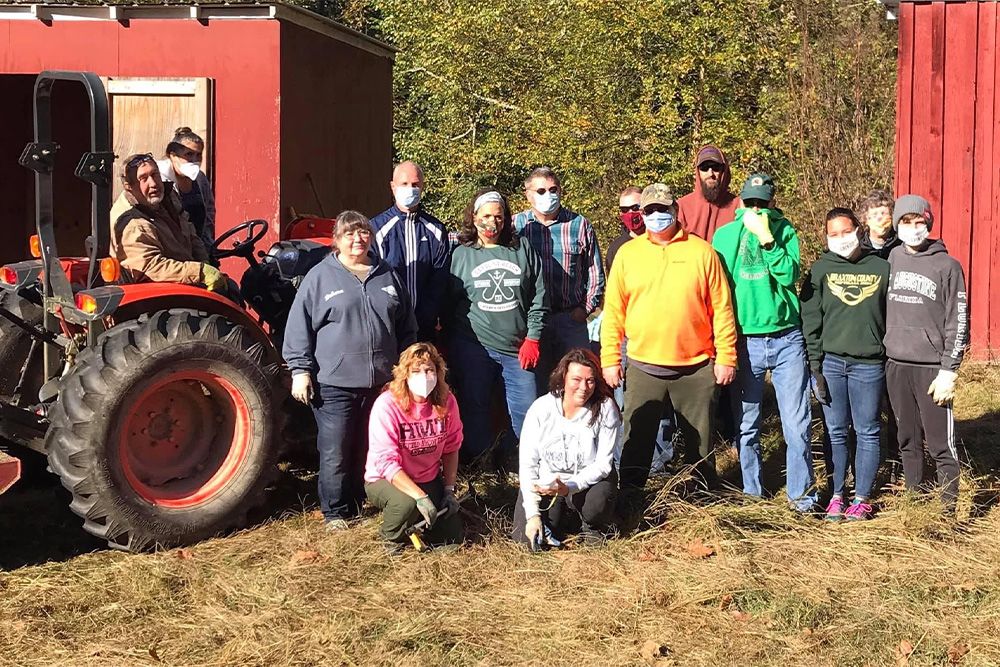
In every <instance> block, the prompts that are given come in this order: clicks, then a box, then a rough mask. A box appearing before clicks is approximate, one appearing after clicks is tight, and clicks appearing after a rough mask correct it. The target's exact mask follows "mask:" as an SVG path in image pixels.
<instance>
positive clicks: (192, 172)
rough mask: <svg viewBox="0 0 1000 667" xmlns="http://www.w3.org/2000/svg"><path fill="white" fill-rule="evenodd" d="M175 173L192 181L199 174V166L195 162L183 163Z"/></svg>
mask: <svg viewBox="0 0 1000 667" xmlns="http://www.w3.org/2000/svg"><path fill="white" fill-rule="evenodd" d="M177 171H178V172H179V173H180V174H181V175H182V176H186V177H187V178H189V179H191V180H192V181H193V180H194V179H196V178H198V174H200V173H201V165H200V164H198V163H197V162H185V163H184V164H182V165H181V166H180V168H179V169H178V170H177Z"/></svg>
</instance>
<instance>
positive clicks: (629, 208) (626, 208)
mask: <svg viewBox="0 0 1000 667" xmlns="http://www.w3.org/2000/svg"><path fill="white" fill-rule="evenodd" d="M641 208H642V207H641V206H639V205H638V204H632V205H631V206H619V207H618V210H619V211H621V212H622V213H628V212H629V211H638V210H640V209H641Z"/></svg>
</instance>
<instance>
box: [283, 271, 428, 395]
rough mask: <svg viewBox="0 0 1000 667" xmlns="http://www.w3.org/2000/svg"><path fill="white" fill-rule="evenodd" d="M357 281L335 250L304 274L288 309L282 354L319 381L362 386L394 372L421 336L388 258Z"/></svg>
mask: <svg viewBox="0 0 1000 667" xmlns="http://www.w3.org/2000/svg"><path fill="white" fill-rule="evenodd" d="M375 261H376V262H377V264H375V266H373V267H372V270H371V271H370V272H369V273H368V275H367V276H366V277H365V279H364V281H361V280H359V279H358V278H357V277H356V276H355V275H354V274H353V273H351V272H350V271H348V270H347V268H346V267H344V265H343V264H341V263H340V260H339V259H337V257H336V256H335V255H334V254H333V253H331V254H330V255H328V256H327V257H326V259H324V260H323V261H322V262H320V263H319V264H317V265H316V266H314V267H313V268H312V269H310V270H309V273H307V274H306V277H305V278H304V279H303V280H302V284H301V285H300V286H299V291H298V293H296V295H295V301H293V302H292V308H291V310H290V311H289V313H288V324H287V325H286V328H285V341H284V345H283V347H282V356H284V357H285V362H286V363H287V364H288V367H289V368H290V369H291V371H292V375H297V374H298V373H304V372H309V373H312V374H313V375H314V376H315V377H316V379H317V380H318V381H319V383H320V384H327V385H333V386H336V387H345V388H350V389H361V388H365V387H379V386H381V385H383V384H385V383H386V382H388V381H389V379H390V378H391V377H392V367H393V365H394V364H395V363H396V362H397V361H399V353H400V352H401V351H402V350H405V349H406V348H407V347H409V346H410V345H411V344H412V343H413V342H414V341H415V340H416V337H417V321H416V319H415V318H414V316H413V309H412V308H410V302H409V297H408V296H407V293H406V290H405V289H404V288H403V286H402V284H401V283H400V282H399V279H398V278H396V276H395V274H393V272H392V269H391V268H389V265H388V264H386V263H385V262H382V261H378V260H377V259H375Z"/></svg>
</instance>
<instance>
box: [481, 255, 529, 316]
mask: <svg viewBox="0 0 1000 667" xmlns="http://www.w3.org/2000/svg"><path fill="white" fill-rule="evenodd" d="M520 275H521V267H519V266H518V265H517V264H515V263H514V262H508V261H507V260H504V259H491V260H490V261H488V262H483V263H482V264H480V265H479V266H477V267H476V268H474V269H473V270H472V277H473V278H474V280H473V281H472V286H473V287H475V288H476V289H479V290H482V292H480V293H479V298H480V301H477V302H476V307H478V308H479V310H482V311H485V312H488V313H502V312H505V311H508V310H514V309H515V308H517V298H516V292H515V290H516V289H517V288H518V287H520V286H521V278H520V277H519V276H520ZM480 276H484V277H483V278H480Z"/></svg>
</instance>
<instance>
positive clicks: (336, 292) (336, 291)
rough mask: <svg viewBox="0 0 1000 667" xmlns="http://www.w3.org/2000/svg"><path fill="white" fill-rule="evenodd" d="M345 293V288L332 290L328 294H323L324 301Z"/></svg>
mask: <svg viewBox="0 0 1000 667" xmlns="http://www.w3.org/2000/svg"><path fill="white" fill-rule="evenodd" d="M343 293H344V290H342V289H335V290H333V291H332V292H327V293H326V294H324V295H323V301H329V300H330V299H332V298H333V297H335V296H337V295H338V294H343Z"/></svg>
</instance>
